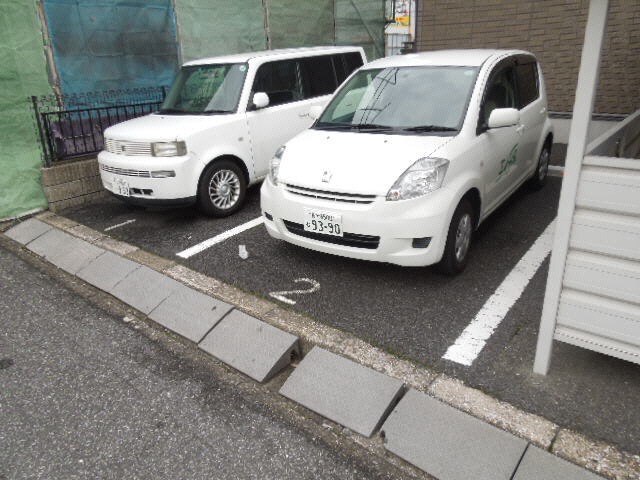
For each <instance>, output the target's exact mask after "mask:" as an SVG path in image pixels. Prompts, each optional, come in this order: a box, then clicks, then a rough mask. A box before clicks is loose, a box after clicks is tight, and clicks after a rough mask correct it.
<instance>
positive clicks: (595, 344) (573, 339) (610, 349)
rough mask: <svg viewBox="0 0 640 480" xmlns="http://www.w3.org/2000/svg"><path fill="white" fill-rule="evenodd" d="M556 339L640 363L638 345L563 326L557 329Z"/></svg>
mask: <svg viewBox="0 0 640 480" xmlns="http://www.w3.org/2000/svg"><path fill="white" fill-rule="evenodd" d="M554 338H555V339H556V340H560V341H562V342H565V343H570V344H571V345H576V346H578V347H582V348H587V349H589V350H593V351H595V352H600V353H604V354H605V355H611V356H612V357H617V358H621V359H623V360H628V361H629V362H634V363H640V349H639V348H638V347H637V346H636V345H629V344H628V343H623V342H618V341H616V340H613V339H604V338H603V337H601V336H598V335H594V334H592V333H588V332H583V331H580V330H575V329H572V328H568V327H562V326H557V327H556V331H555V335H554Z"/></svg>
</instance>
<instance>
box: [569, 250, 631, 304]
mask: <svg viewBox="0 0 640 480" xmlns="http://www.w3.org/2000/svg"><path fill="white" fill-rule="evenodd" d="M563 284H564V286H565V287H566V288H572V289H576V290H580V291H583V292H588V293H593V294H596V295H600V296H605V297H610V298H614V299H618V300H624V301H625V302H631V303H636V304H638V305H640V263H638V262H630V261H628V260H620V259H615V258H611V257H607V256H605V255H595V254H591V253H584V252H576V251H573V252H570V253H569V255H568V256H567V264H566V267H565V272H564V282H563Z"/></svg>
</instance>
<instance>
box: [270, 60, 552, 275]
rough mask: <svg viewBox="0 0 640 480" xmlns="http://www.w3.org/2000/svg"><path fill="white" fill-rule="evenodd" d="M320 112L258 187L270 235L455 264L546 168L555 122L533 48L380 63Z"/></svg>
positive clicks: (355, 253)
mask: <svg viewBox="0 0 640 480" xmlns="http://www.w3.org/2000/svg"><path fill="white" fill-rule="evenodd" d="M312 113H313V114H315V115H317V114H320V113H321V114H320V116H319V118H318V119H317V121H316V122H315V123H314V124H313V126H312V127H311V128H310V129H308V130H306V131H304V132H302V133H301V134H300V135H298V136H296V137H295V138H293V139H292V140H290V141H289V142H288V143H286V144H285V145H284V146H282V147H281V148H280V149H278V151H277V152H276V155H275V156H274V158H273V159H272V160H271V164H270V171H269V180H268V181H265V182H264V183H263V185H262V189H261V208H262V211H263V214H264V216H265V225H266V228H267V231H268V232H269V234H270V235H271V236H272V237H275V238H278V239H282V240H285V241H287V242H290V243H292V244H295V245H299V246H302V247H306V248H310V249H313V250H318V251H321V252H326V253H332V254H336V255H342V256H345V257H352V258H358V259H364V260H375V261H380V262H389V263H393V264H397V265H406V266H425V265H432V264H439V266H440V267H441V270H443V271H444V272H446V273H457V272H460V271H462V270H463V269H464V267H465V265H466V263H467V259H468V251H469V244H470V242H471V237H472V234H473V231H474V230H475V229H476V228H477V227H478V225H479V224H480V223H481V222H482V221H483V220H484V219H486V218H487V216H488V215H489V214H490V213H491V212H493V211H494V210H495V209H496V208H497V207H498V206H499V205H500V204H501V203H502V202H504V201H505V200H506V199H507V197H509V195H511V194H512V193H513V192H514V191H515V190H516V189H517V188H518V187H519V186H520V185H522V184H523V183H524V182H525V181H530V182H531V184H532V185H533V186H536V187H541V186H542V184H543V183H544V181H545V178H546V174H547V170H548V164H549V156H550V152H551V145H552V143H553V131H552V127H551V123H550V120H549V118H548V115H547V98H546V93H545V87H544V82H543V78H542V73H541V70H540V65H539V64H538V63H537V61H536V59H535V58H534V56H533V55H532V54H530V53H528V52H524V51H516V50H508V51H507V50H449V51H436V52H428V53H419V54H411V55H405V56H395V57H388V58H384V59H381V60H377V61H373V62H371V63H369V64H367V65H365V66H364V67H362V68H361V69H360V70H359V71H357V72H356V73H355V74H354V75H353V76H352V77H351V78H350V79H349V80H348V81H347V82H346V83H345V84H344V85H343V86H342V87H341V88H340V89H339V90H338V91H337V92H336V93H335V95H334V96H333V98H332V99H331V101H330V102H329V104H328V105H327V106H326V108H325V109H324V111H323V112H317V111H314V112H312Z"/></svg>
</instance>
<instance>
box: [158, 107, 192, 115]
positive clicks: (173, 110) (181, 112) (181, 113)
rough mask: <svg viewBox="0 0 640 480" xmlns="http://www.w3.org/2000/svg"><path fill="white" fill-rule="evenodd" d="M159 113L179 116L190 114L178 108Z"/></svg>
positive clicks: (166, 109) (163, 110)
mask: <svg viewBox="0 0 640 480" xmlns="http://www.w3.org/2000/svg"><path fill="white" fill-rule="evenodd" d="M158 113H175V114H177V115H185V114H187V113H189V112H187V111H185V110H180V109H178V108H163V109H161V110H160V111H159V112H158Z"/></svg>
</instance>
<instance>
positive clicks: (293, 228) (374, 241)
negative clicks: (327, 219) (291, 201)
mask: <svg viewBox="0 0 640 480" xmlns="http://www.w3.org/2000/svg"><path fill="white" fill-rule="evenodd" d="M283 222H284V225H285V227H287V230H289V231H290V232H291V233H293V234H295V235H298V236H300V237H304V238H310V239H312V240H319V241H321V242H325V243H333V244H336V245H344V246H345V247H357V248H367V249H369V250H375V249H376V248H378V245H379V244H380V237H376V236H374V235H359V234H357V233H347V232H345V233H344V235H343V236H342V237H334V236H333V235H324V234H322V233H314V232H307V231H306V230H305V229H304V226H303V225H302V224H301V223H295V222H290V221H289V220H283Z"/></svg>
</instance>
